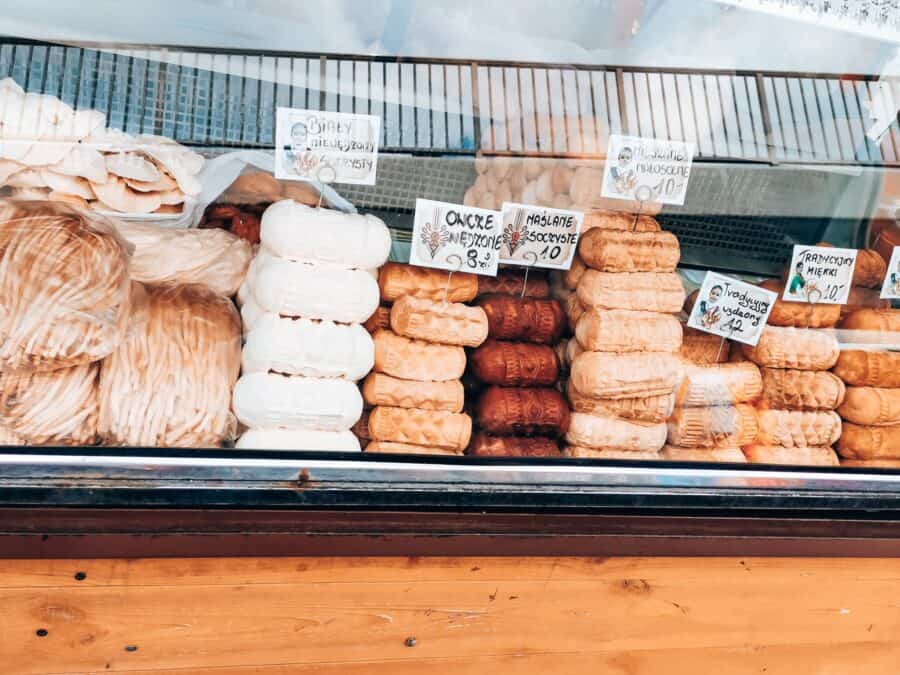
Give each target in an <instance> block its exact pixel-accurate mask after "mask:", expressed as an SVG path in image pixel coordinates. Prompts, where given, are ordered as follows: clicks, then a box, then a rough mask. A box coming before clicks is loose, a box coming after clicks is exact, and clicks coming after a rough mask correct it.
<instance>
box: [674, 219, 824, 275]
mask: <svg viewBox="0 0 900 675" xmlns="http://www.w3.org/2000/svg"><path fill="white" fill-rule="evenodd" d="M659 221H660V225H661V226H662V227H663V229H666V230H669V231H671V232H672V233H673V234H674V235H675V236H676V237H678V243H679V244H680V245H681V263H682V264H683V265H689V266H696V267H702V268H707V269H708V268H710V267H713V268H716V269H723V270H735V271H744V270H753V271H754V272H756V273H757V274H772V275H777V274H780V273H781V270H782V269H784V266H785V265H786V264H787V263H788V262H790V257H791V247H792V246H793V245H794V244H795V243H797V241H796V239H794V238H793V237H791V236H789V234H788V231H787V229H786V228H785V223H784V222H783V221H777V220H774V219H772V220H767V219H763V218H753V217H747V218H735V217H704V216H687V215H665V214H661V215H660V216H659ZM806 225H807V228H806V231H807V232H810V233H811V236H812V238H815V232H816V231H818V232H821V231H822V230H824V224H821V223H815V224H806Z"/></svg>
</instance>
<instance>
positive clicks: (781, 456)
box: [742, 300, 844, 466]
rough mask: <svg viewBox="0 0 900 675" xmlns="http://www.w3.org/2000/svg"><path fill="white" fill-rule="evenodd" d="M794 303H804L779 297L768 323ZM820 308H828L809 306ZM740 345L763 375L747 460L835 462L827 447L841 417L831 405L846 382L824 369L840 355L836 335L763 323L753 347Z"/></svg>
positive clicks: (836, 434)
mask: <svg viewBox="0 0 900 675" xmlns="http://www.w3.org/2000/svg"><path fill="white" fill-rule="evenodd" d="M798 304H800V305H801V306H802V303H784V302H783V301H781V300H779V301H778V302H776V307H777V308H779V310H778V311H777V312H776V310H775V309H773V310H772V314H771V315H770V317H769V320H770V322H771V320H772V316H775V317H776V319H775V320H776V322H781V320H780V319H779V315H780V314H781V306H782V305H785V306H790V305H798ZM820 307H826V306H825V305H813V309H812V310H809V311H811V312H812V313H815V312H816V311H818V309H817V308H820ZM834 307H835V308H836V309H838V310H839V306H837V305H834ZM787 309H790V308H789V307H788V308H787ZM790 311H795V310H794V309H791V310H790ZM829 311H830V310H829ZM742 348H743V356H745V357H746V358H747V359H749V360H750V361H752V362H753V363H755V364H757V365H758V366H759V367H760V372H761V374H762V396H761V398H760V400H759V402H758V404H757V414H758V420H759V433H758V434H757V437H756V442H755V443H753V444H751V445H747V446H745V447H744V455H745V456H746V457H747V461H749V462H757V463H767V464H805V465H823V466H832V465H836V464H837V455H835V453H834V450H833V449H832V447H831V446H832V444H834V443H835V442H836V441H837V439H838V438H839V437H840V435H841V419H840V417H838V415H837V413H836V412H834V409H835V408H837V407H838V406H839V405H840V404H841V401H842V400H843V398H844V384H843V382H841V381H840V379H839V378H837V377H835V376H834V375H833V374H832V373H829V372H827V371H828V369H829V368H831V366H833V365H834V363H835V361H836V360H837V357H838V344H837V340H836V339H835V337H834V336H833V335H832V334H831V333H829V332H827V331H823V330H815V329H811V328H803V327H793V326H779V325H767V326H766V327H765V328H764V329H763V331H762V334H761V335H760V338H759V342H758V343H757V344H756V346H755V347H751V346H749V345H743V346H742Z"/></svg>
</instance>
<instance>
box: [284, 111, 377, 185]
mask: <svg viewBox="0 0 900 675" xmlns="http://www.w3.org/2000/svg"><path fill="white" fill-rule="evenodd" d="M380 139H381V118H380V117H378V116H376V115H358V114H355V113H338V112H325V111H321V110H301V109H298V108H278V110H277V112H276V117H275V177H276V178H278V179H281V180H308V181H317V182H320V183H351V184H356V185H375V173H376V170H377V168H378V144H379V141H380Z"/></svg>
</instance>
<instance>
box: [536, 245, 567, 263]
mask: <svg viewBox="0 0 900 675" xmlns="http://www.w3.org/2000/svg"><path fill="white" fill-rule="evenodd" d="M560 253H562V248H560V247H559V246H554V247H553V248H550V247H549V246H545V247H544V250H543V251H541V257H542V258H544V259H547V258H548V257H549V258H550V260H556V259H557V258H558V257H559V254H560Z"/></svg>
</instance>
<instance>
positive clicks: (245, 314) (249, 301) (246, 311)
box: [241, 295, 266, 336]
mask: <svg viewBox="0 0 900 675" xmlns="http://www.w3.org/2000/svg"><path fill="white" fill-rule="evenodd" d="M265 313H266V311H265V310H264V309H263V308H262V307H260V306H259V305H258V304H257V302H256V300H254V299H253V296H252V295H249V296H247V298H246V299H245V300H244V304H243V305H241V324H242V325H243V327H244V330H243V333H244V335H245V336H246V335H247V334H249V333H250V331H251V330H253V327H254V326H255V325H256V322H257V321H258V320H259V318H260V317H261V316H263V315H265Z"/></svg>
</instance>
